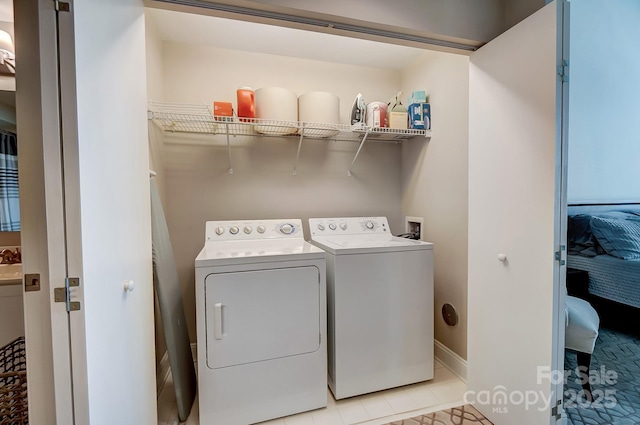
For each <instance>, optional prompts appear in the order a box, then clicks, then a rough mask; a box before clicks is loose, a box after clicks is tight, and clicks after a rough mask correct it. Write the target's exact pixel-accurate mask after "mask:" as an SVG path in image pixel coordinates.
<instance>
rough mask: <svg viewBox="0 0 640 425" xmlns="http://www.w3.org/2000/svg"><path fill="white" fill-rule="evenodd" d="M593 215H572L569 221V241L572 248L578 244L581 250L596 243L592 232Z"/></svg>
mask: <svg viewBox="0 0 640 425" xmlns="http://www.w3.org/2000/svg"><path fill="white" fill-rule="evenodd" d="M590 221H591V216H590V215H586V214H576V215H570V216H569V220H568V221H567V242H568V243H569V247H570V248H571V247H572V246H573V245H577V247H576V248H577V249H578V250H581V249H584V248H586V247H592V246H594V245H595V243H594V240H593V237H592V236H593V235H592V234H591V224H590Z"/></svg>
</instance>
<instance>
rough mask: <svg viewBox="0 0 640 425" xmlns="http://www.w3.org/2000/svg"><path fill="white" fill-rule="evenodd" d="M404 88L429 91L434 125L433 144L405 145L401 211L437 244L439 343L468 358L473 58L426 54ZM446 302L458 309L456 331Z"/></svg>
mask: <svg viewBox="0 0 640 425" xmlns="http://www.w3.org/2000/svg"><path fill="white" fill-rule="evenodd" d="M402 87H403V89H404V92H405V93H410V92H411V91H412V90H426V91H427V92H428V94H429V101H430V103H431V108H432V112H431V113H432V123H433V136H432V138H431V141H429V142H427V141H420V140H418V139H414V140H412V141H411V142H409V143H404V144H403V145H402V189H403V196H402V212H403V214H405V215H409V216H418V217H424V230H423V239H424V240H427V241H430V242H433V243H434V244H435V251H434V273H435V281H434V284H435V336H436V339H437V340H438V341H440V342H441V343H443V344H444V345H446V346H447V347H449V348H450V349H452V350H453V351H455V352H456V353H457V354H458V355H459V356H461V357H463V358H466V356H467V196H468V181H467V177H468V170H467V167H468V158H467V153H468V123H469V113H468V105H469V59H468V57H466V56H458V55H451V54H438V53H428V54H426V55H425V56H424V57H422V58H419V59H417V60H416V61H415V62H414V63H413V64H412V65H411V66H409V67H407V68H406V69H405V70H404V71H403V72H402ZM444 303H451V304H453V305H454V306H455V307H456V308H457V310H458V314H459V324H458V325H457V326H456V327H449V326H447V325H446V324H445V323H444V321H443V319H442V315H441V313H440V311H441V308H442V305H443V304H444Z"/></svg>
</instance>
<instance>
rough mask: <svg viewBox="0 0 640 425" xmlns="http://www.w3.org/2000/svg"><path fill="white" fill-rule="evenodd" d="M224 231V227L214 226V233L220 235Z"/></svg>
mask: <svg viewBox="0 0 640 425" xmlns="http://www.w3.org/2000/svg"><path fill="white" fill-rule="evenodd" d="M223 233H224V227H216V235H218V236H219V235H221V234H223Z"/></svg>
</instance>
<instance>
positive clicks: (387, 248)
mask: <svg viewBox="0 0 640 425" xmlns="http://www.w3.org/2000/svg"><path fill="white" fill-rule="evenodd" d="M311 243H313V244H314V245H317V246H319V247H320V248H322V249H324V250H325V251H328V252H330V253H332V254H336V255H340V254H369V253H376V252H397V251H416V250H421V249H428V250H433V244H432V243H430V242H423V241H416V240H413V239H405V238H399V237H397V236H390V235H387V236H382V237H381V236H372V237H371V236H354V235H351V236H326V237H324V236H315V237H314V238H313V239H312V240H311Z"/></svg>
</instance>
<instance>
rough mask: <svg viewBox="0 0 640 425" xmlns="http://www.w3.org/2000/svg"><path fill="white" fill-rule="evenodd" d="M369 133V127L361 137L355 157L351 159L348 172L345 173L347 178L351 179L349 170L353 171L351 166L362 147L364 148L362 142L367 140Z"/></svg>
mask: <svg viewBox="0 0 640 425" xmlns="http://www.w3.org/2000/svg"><path fill="white" fill-rule="evenodd" d="M369 131H370V127H367V129H366V131H365V133H364V136H363V137H362V141H360V146H358V150H357V151H356V156H355V157H354V158H353V161H351V166H349V171H347V176H349V177H351V170H352V169H353V165H354V164H355V163H356V160H357V159H358V155H360V151H361V150H362V147H363V146H364V142H365V141H366V140H367V136H368V135H369Z"/></svg>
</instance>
